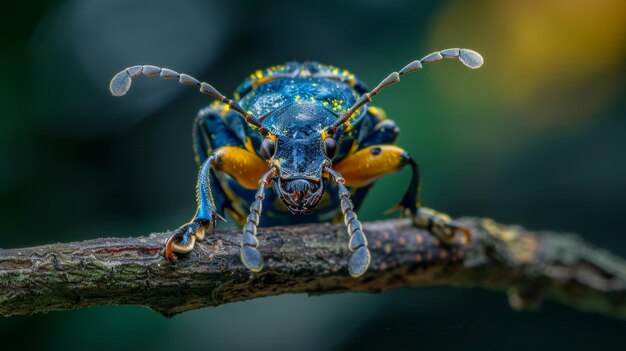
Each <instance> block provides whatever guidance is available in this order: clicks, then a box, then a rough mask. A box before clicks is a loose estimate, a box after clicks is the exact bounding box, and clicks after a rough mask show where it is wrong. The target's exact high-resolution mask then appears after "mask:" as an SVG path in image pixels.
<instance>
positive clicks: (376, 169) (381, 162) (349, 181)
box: [333, 145, 406, 187]
mask: <svg viewBox="0 0 626 351" xmlns="http://www.w3.org/2000/svg"><path fill="white" fill-rule="evenodd" d="M405 155H406V152H405V151H404V150H402V149H401V148H399V147H397V146H394V145H376V146H370V147H366V148H365V149H362V150H359V151H357V152H355V153H354V154H352V155H350V156H348V157H346V158H345V159H343V160H341V162H339V163H337V164H336V165H335V166H334V167H333V169H334V170H335V171H337V172H339V174H341V175H342V176H343V177H344V178H345V180H346V185H347V186H349V187H362V186H366V185H368V184H370V183H372V182H373V181H375V180H376V179H378V178H380V177H382V176H384V175H387V174H389V173H393V172H395V171H397V170H399V169H400V168H402V166H404V165H405V164H406V158H405Z"/></svg>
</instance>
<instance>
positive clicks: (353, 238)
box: [324, 167, 372, 278]
mask: <svg viewBox="0 0 626 351" xmlns="http://www.w3.org/2000/svg"><path fill="white" fill-rule="evenodd" d="M324 171H325V172H326V173H328V174H329V175H330V177H331V178H332V180H333V181H334V182H335V183H336V184H337V187H338V189H339V198H340V199H341V213H343V219H344V223H345V225H346V227H347V228H348V234H349V235H350V242H349V243H348V248H349V249H350V251H352V256H350V261H349V263H348V270H349V271H350V275H351V276H352V277H355V278H356V277H360V276H361V275H363V274H364V273H365V272H366V271H367V268H368V267H369V265H370V261H371V259H372V257H371V254H370V251H369V249H368V248H367V238H366V237H365V234H364V233H363V226H362V225H361V222H360V221H359V219H358V218H357V215H356V213H355V212H354V206H353V205H352V201H350V192H349V191H348V188H346V186H345V183H346V180H345V179H344V178H343V177H342V176H341V174H339V173H337V172H335V171H333V170H332V169H330V168H328V167H326V168H324Z"/></svg>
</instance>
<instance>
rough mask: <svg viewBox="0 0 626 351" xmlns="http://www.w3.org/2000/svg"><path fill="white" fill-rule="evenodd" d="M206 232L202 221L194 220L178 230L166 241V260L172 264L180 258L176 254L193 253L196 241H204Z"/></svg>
mask: <svg viewBox="0 0 626 351" xmlns="http://www.w3.org/2000/svg"><path fill="white" fill-rule="evenodd" d="M213 223H214V222H213ZM206 231H207V226H205V225H204V223H203V221H200V220H194V221H193V222H191V223H187V224H185V225H183V226H182V227H180V228H178V229H177V230H176V231H174V232H173V233H172V234H171V235H170V236H169V237H168V238H167V240H166V241H165V258H166V259H167V260H168V261H170V262H176V260H177V259H178V258H177V257H176V255H175V253H178V254H186V253H189V252H191V251H193V248H194V246H195V244H196V239H198V240H202V239H204V235H205V233H206Z"/></svg>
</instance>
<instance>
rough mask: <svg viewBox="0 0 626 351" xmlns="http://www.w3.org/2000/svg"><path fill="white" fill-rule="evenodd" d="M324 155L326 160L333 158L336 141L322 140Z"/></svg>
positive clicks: (331, 139) (329, 138)
mask: <svg viewBox="0 0 626 351" xmlns="http://www.w3.org/2000/svg"><path fill="white" fill-rule="evenodd" d="M324 153H325V154H326V156H328V158H333V157H335V154H336V153H337V141H336V140H335V139H334V138H333V137H328V138H326V139H324Z"/></svg>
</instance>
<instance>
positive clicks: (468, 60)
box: [330, 49, 484, 131]
mask: <svg viewBox="0 0 626 351" xmlns="http://www.w3.org/2000/svg"><path fill="white" fill-rule="evenodd" d="M444 58H451V59H457V60H459V61H460V62H461V63H462V64H464V65H465V66H467V67H469V68H471V69H476V68H479V67H480V66H482V65H483V62H484V60H483V57H482V56H480V54H479V53H477V52H476V51H473V50H470V49H446V50H441V51H436V52H433V53H431V54H428V55H426V56H425V57H424V58H422V59H421V60H415V61H413V62H411V63H409V64H408V65H406V66H404V68H402V69H401V70H400V71H398V72H392V73H391V74H390V75H389V76H387V78H385V79H383V80H382V81H381V82H380V83H378V85H377V86H376V88H374V89H372V90H371V91H369V92H366V93H364V94H363V95H361V96H360V97H359V98H358V100H357V101H356V102H355V103H354V105H352V106H351V107H350V108H349V109H348V111H346V113H344V114H343V116H341V118H339V119H338V120H337V121H336V122H335V123H333V125H332V126H331V127H330V129H331V130H332V131H335V130H336V129H337V128H339V126H341V125H343V124H345V123H347V122H349V121H350V120H351V119H352V115H353V114H354V112H355V111H356V110H358V109H359V108H360V107H361V106H363V105H365V104H367V103H368V102H370V101H372V97H373V96H374V95H376V94H378V93H379V92H380V91H381V90H383V89H384V88H386V87H388V86H390V85H392V84H395V83H398V82H399V81H400V76H401V75H403V74H409V73H413V72H416V71H419V70H421V69H422V64H425V63H437V62H439V61H442V60H443V59H444Z"/></svg>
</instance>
